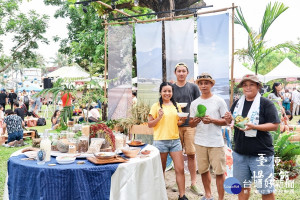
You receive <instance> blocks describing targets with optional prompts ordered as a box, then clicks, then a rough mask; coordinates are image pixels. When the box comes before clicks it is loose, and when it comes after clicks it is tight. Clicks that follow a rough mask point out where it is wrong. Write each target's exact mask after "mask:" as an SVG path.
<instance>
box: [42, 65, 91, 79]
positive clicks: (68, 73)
mask: <svg viewBox="0 0 300 200" xmlns="http://www.w3.org/2000/svg"><path fill="white" fill-rule="evenodd" d="M89 76H90V75H89V73H87V72H86V71H84V69H82V68H81V67H79V66H70V67H68V66H66V67H61V68H59V69H57V70H55V71H53V72H51V73H49V74H48V77H54V78H55V77H59V78H88V77H89Z"/></svg>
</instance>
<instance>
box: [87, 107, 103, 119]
mask: <svg viewBox="0 0 300 200" xmlns="http://www.w3.org/2000/svg"><path fill="white" fill-rule="evenodd" d="M100 117H101V115H100V112H99V111H98V109H97V108H94V107H93V106H90V107H89V112H88V118H89V122H97V121H99V120H100Z"/></svg>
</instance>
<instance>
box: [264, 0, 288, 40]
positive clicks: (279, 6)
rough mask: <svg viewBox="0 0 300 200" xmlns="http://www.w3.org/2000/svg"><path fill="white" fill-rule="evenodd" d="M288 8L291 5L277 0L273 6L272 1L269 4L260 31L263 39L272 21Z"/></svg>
mask: <svg viewBox="0 0 300 200" xmlns="http://www.w3.org/2000/svg"><path fill="white" fill-rule="evenodd" d="M288 8H289V7H287V6H285V5H284V4H283V3H279V2H275V3H274V5H273V6H272V4H271V2H270V3H269V4H268V5H267V7H266V10H265V13H264V16H263V21H262V24H261V27H260V31H259V32H260V33H261V40H263V39H264V37H265V35H266V33H267V31H268V29H269V28H270V26H271V25H272V23H273V22H274V21H275V20H276V19H277V17H279V16H280V15H281V14H282V13H283V12H284V11H286V10H287V9H288Z"/></svg>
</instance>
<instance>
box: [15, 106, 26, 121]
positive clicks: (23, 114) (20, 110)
mask: <svg viewBox="0 0 300 200" xmlns="http://www.w3.org/2000/svg"><path fill="white" fill-rule="evenodd" d="M14 112H15V113H16V114H17V115H18V116H19V117H21V118H22V120H23V121H24V116H25V112H24V110H23V109H22V108H20V105H19V102H14Z"/></svg>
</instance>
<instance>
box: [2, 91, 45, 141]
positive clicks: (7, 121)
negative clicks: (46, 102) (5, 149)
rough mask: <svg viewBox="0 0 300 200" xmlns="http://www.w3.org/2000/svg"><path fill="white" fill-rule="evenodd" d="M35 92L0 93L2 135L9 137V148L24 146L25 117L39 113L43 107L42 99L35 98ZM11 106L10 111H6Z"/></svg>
mask: <svg viewBox="0 0 300 200" xmlns="http://www.w3.org/2000/svg"><path fill="white" fill-rule="evenodd" d="M34 94H36V92H35V91H31V92H26V91H25V90H23V91H20V92H18V94H17V93H15V91H14V90H13V89H12V90H10V91H9V92H7V91H6V90H5V89H2V90H1V93H0V134H1V135H8V140H7V145H8V146H23V145H24V141H23V128H24V127H25V122H24V119H25V116H27V115H31V114H33V113H38V112H39V111H40V109H41V106H42V103H41V102H42V101H41V99H40V97H34ZM6 105H9V106H10V109H5V106H6Z"/></svg>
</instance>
